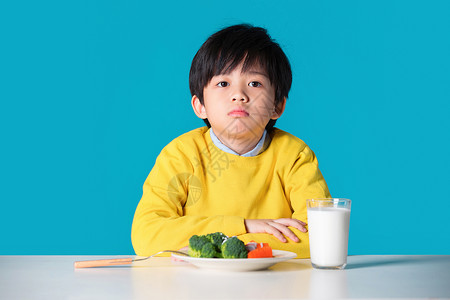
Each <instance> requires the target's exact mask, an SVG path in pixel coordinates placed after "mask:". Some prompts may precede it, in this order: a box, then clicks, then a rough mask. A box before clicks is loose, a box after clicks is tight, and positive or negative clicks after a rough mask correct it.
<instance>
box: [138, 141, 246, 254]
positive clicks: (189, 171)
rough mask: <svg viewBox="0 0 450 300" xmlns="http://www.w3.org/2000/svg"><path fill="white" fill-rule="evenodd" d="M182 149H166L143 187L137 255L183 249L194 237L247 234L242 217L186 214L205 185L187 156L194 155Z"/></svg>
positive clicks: (179, 145)
mask: <svg viewBox="0 0 450 300" xmlns="http://www.w3.org/2000/svg"><path fill="white" fill-rule="evenodd" d="M183 146H185V145H182V144H180V143H172V144H170V145H168V146H167V147H166V148H164V149H163V151H162V152H161V154H160V155H159V156H158V158H157V160H156V162H155V165H154V167H153V169H152V171H151V172H150V174H149V176H148V177H147V179H146V181H145V183H144V187H143V195H142V198H141V201H140V202H139V204H138V206H137V209H136V212H135V216H134V219H133V225H132V232H131V239H132V244H133V247H134V250H135V252H136V254H137V255H141V256H147V255H151V254H154V253H156V252H159V251H161V250H177V249H180V248H182V247H184V246H186V245H187V244H188V240H189V238H190V237H191V236H192V235H194V234H207V233H210V232H216V231H222V232H223V233H224V234H226V235H230V236H231V235H238V234H241V233H244V232H245V226H244V219H243V218H242V217H239V216H230V215H228V216H226V215H220V213H219V212H218V214H215V215H212V214H205V215H199V214H197V215H186V214H185V209H186V206H189V205H191V204H194V202H195V201H197V200H198V199H196V196H195V193H194V192H195V190H196V189H198V188H200V189H202V187H203V186H204V184H203V183H202V179H201V178H202V175H201V173H199V172H200V171H201V169H198V168H195V166H194V165H193V163H192V162H193V161H195V160H193V159H192V157H189V156H187V155H189V154H191V152H189V151H187V153H188V154H185V153H184V152H185V151H183V149H184V150H186V148H185V147H183ZM192 155H194V152H192ZM196 173H197V174H196ZM200 192H202V191H200ZM203 192H204V191H203Z"/></svg>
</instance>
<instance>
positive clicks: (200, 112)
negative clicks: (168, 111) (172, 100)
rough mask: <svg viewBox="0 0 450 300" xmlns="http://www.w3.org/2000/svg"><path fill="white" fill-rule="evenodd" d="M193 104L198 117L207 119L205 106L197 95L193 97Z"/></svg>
mask: <svg viewBox="0 0 450 300" xmlns="http://www.w3.org/2000/svg"><path fill="white" fill-rule="evenodd" d="M191 104H192V108H193V109H194V113H195V114H196V115H197V117H199V118H200V119H206V118H207V116H206V109H205V106H204V105H203V104H202V103H201V102H200V99H199V98H198V97H197V96H196V95H194V96H192V100H191Z"/></svg>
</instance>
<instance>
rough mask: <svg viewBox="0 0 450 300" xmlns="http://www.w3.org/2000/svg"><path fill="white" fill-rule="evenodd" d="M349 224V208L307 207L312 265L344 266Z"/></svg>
mask: <svg viewBox="0 0 450 300" xmlns="http://www.w3.org/2000/svg"><path fill="white" fill-rule="evenodd" d="M349 225H350V209H349V208H337V207H312V208H308V232H309V244H310V251H311V263H312V264H313V265H315V266H317V267H319V268H320V267H330V268H343V267H345V265H346V264H347V249H348V230H349Z"/></svg>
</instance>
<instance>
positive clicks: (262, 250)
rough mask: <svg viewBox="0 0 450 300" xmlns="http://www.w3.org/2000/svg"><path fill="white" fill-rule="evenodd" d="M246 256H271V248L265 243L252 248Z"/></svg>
mask: <svg viewBox="0 0 450 300" xmlns="http://www.w3.org/2000/svg"><path fill="white" fill-rule="evenodd" d="M247 257H248V258H264V257H273V255H272V248H270V246H269V245H268V244H267V246H266V245H264V246H262V247H259V248H256V249H255V250H252V251H250V252H249V253H248V256H247Z"/></svg>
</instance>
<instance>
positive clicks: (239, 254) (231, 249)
mask: <svg viewBox="0 0 450 300" xmlns="http://www.w3.org/2000/svg"><path fill="white" fill-rule="evenodd" d="M221 250H222V256H223V258H247V253H248V251H247V248H245V244H244V242H243V241H241V240H240V239H238V238H237V237H235V236H234V237H232V238H229V239H227V240H226V241H225V242H224V243H223V244H222V247H221Z"/></svg>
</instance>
